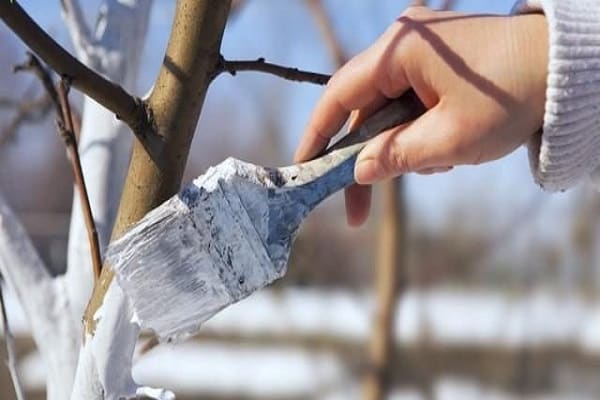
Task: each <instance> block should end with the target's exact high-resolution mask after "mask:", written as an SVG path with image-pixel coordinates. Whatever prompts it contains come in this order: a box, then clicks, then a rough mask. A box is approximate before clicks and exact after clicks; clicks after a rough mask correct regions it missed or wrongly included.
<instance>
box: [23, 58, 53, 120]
mask: <svg viewBox="0 0 600 400" xmlns="http://www.w3.org/2000/svg"><path fill="white" fill-rule="evenodd" d="M26 55H27V60H26V61H25V62H23V63H21V64H17V65H15V66H14V67H13V72H14V73H17V72H24V71H26V72H31V73H32V74H33V75H35V76H36V77H37V78H38V79H39V80H40V82H41V83H42V85H43V86H44V90H45V91H46V94H47V95H48V96H50V100H52V104H53V105H54V108H55V109H56V112H57V113H58V114H59V115H60V112H61V108H60V102H59V101H58V93H57V92H56V88H55V87H54V81H53V80H52V75H51V74H50V71H49V70H48V69H47V68H45V67H44V66H43V65H42V63H41V62H40V60H38V58H37V57H36V56H34V55H33V53H32V52H30V51H28V52H26Z"/></svg>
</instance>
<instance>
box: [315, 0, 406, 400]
mask: <svg viewBox="0 0 600 400" xmlns="http://www.w3.org/2000/svg"><path fill="white" fill-rule="evenodd" d="M308 5H309V7H310V9H311V11H312V14H313V15H314V17H315V20H316V22H317V25H318V27H319V30H320V31H321V33H322V35H323V37H324V39H325V44H326V45H327V47H328V49H329V51H330V53H331V55H332V58H333V60H334V62H335V64H336V66H337V68H339V67H341V66H342V65H343V64H345V63H346V61H347V59H348V57H347V56H346V54H345V52H344V49H343V48H342V45H341V43H340V41H339V40H338V38H337V36H336V34H335V32H334V30H333V27H332V25H331V21H330V19H329V18H328V17H327V11H326V10H325V7H324V5H323V3H322V2H321V0H308ZM380 186H381V191H382V196H381V197H382V200H381V201H382V205H383V207H382V212H381V214H380V216H379V233H378V239H377V241H378V243H377V264H376V273H375V293H376V304H375V309H374V318H373V331H372V334H371V339H370V343H369V352H368V357H369V359H368V362H367V370H366V373H365V381H364V396H365V399H367V400H380V399H383V398H385V397H386V395H387V393H388V392H389V386H390V385H389V379H387V375H388V374H389V369H390V368H391V362H390V360H391V354H392V353H393V350H394V332H395V330H394V321H395V316H396V305H397V299H398V295H399V293H400V288H399V283H400V278H399V277H400V275H401V274H402V272H403V271H405V270H406V252H407V247H406V240H405V236H406V200H405V196H404V183H403V179H402V177H398V178H394V179H390V180H387V181H385V182H383V183H382V184H381V185H380Z"/></svg>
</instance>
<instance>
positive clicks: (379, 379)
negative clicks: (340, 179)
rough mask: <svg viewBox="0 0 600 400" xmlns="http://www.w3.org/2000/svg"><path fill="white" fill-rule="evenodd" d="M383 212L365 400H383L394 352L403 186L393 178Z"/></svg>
mask: <svg viewBox="0 0 600 400" xmlns="http://www.w3.org/2000/svg"><path fill="white" fill-rule="evenodd" d="M381 187H382V201H383V208H382V212H381V217H380V231H379V238H378V255H377V273H376V277H375V279H376V282H375V294H376V305H375V315H374V320H373V333H372V336H371V340H370V344H369V363H368V369H367V373H366V375H365V381H364V394H365V399H367V400H382V399H384V398H385V397H386V395H387V393H388V391H389V379H388V378H389V377H388V374H389V370H390V355H391V354H392V353H393V352H394V332H395V327H394V323H395V316H396V304H397V299H398V293H399V284H400V283H401V282H400V274H401V273H402V271H405V270H406V265H405V260H406V211H405V208H406V206H405V198H404V183H403V180H402V178H395V179H391V180H388V181H386V182H384V183H383V184H382V185H381Z"/></svg>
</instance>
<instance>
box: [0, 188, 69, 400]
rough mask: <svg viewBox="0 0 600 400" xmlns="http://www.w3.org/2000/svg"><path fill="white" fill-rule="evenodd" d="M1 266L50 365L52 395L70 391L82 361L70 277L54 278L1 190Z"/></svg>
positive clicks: (58, 399)
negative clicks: (66, 283) (69, 294)
mask: <svg viewBox="0 0 600 400" xmlns="http://www.w3.org/2000/svg"><path fill="white" fill-rule="evenodd" d="M0 272H1V273H2V275H3V276H4V279H5V280H6V283H7V285H8V288H9V290H11V291H12V292H13V293H14V294H15V295H16V296H17V298H18V299H19V302H20V304H21V306H22V307H23V310H24V312H25V314H26V315H27V319H28V320H29V322H30V325H31V330H32V334H33V338H34V340H35V342H36V344H37V346H38V349H39V350H40V353H41V354H42V356H43V358H44V360H45V362H46V364H47V365H48V370H49V374H48V376H47V393H48V399H51V400H64V399H66V398H68V397H69V395H70V393H71V387H72V384H73V374H74V371H75V367H76V365H77V347H78V333H79V332H78V329H77V327H78V326H79V323H78V322H77V321H74V320H72V319H71V315H72V314H71V312H70V305H69V299H68V297H67V292H66V288H65V287H64V280H63V279H62V278H56V279H53V278H52V277H51V276H50V274H49V273H48V271H47V269H46V266H45V265H44V264H43V262H42V260H41V259H40V257H39V255H38V253H37V251H36V250H35V248H34V247H33V245H32V243H31V239H30V238H29V236H28V235H27V233H26V232H25V229H24V228H23V226H22V225H21V223H20V222H19V221H18V219H17V218H16V216H15V215H14V214H13V212H12V210H11V209H10V208H9V206H8V204H6V202H5V201H4V199H3V198H2V196H0Z"/></svg>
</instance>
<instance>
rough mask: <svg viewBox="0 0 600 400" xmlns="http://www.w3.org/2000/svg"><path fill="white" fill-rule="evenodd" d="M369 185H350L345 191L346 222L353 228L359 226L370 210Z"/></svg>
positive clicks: (370, 189)
mask: <svg viewBox="0 0 600 400" xmlns="http://www.w3.org/2000/svg"><path fill="white" fill-rule="evenodd" d="M371 192H372V188H371V185H352V186H350V187H348V188H347V189H346V191H345V192H344V193H345V200H346V220H347V221H348V225H350V226H353V227H358V226H361V225H362V224H364V223H365V221H366V220H367V217H368V216H369V211H370V210H371Z"/></svg>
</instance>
